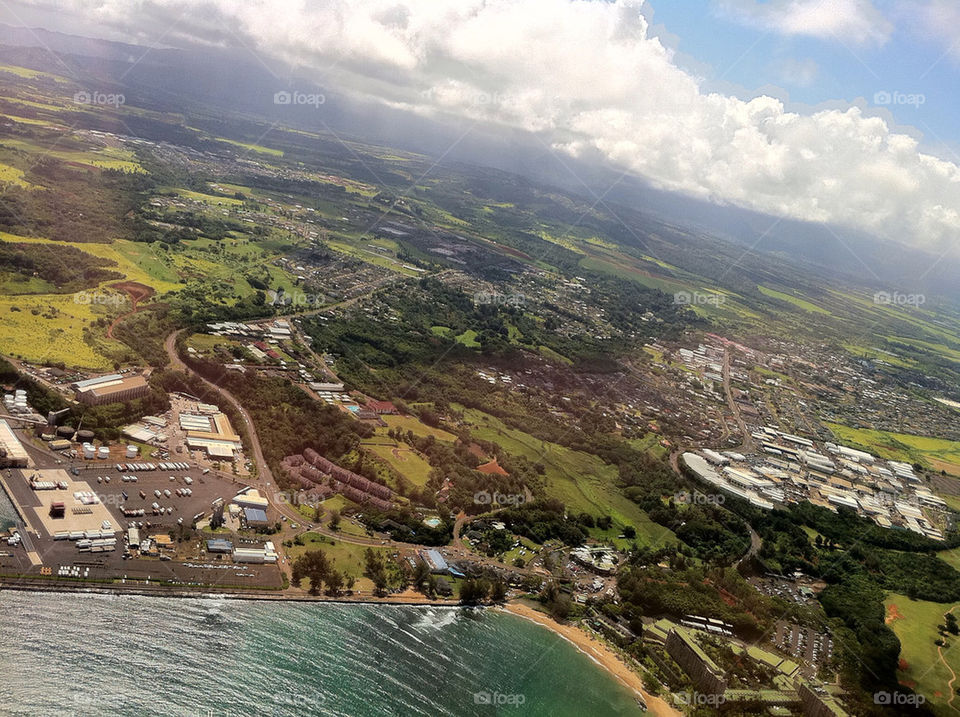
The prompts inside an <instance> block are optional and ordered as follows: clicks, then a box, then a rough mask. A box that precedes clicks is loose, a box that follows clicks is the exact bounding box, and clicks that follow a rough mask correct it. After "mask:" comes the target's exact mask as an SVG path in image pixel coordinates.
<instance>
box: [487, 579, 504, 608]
mask: <svg viewBox="0 0 960 717" xmlns="http://www.w3.org/2000/svg"><path fill="white" fill-rule="evenodd" d="M506 599H507V584H506V583H505V582H503V580H501V579H500V578H497V579H496V580H494V581H493V586H492V587H491V588H490V601H491V602H495V603H502V602H505V601H506Z"/></svg>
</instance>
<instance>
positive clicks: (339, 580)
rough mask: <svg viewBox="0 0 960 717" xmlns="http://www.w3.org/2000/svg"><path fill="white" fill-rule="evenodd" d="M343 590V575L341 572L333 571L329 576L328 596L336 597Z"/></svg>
mask: <svg viewBox="0 0 960 717" xmlns="http://www.w3.org/2000/svg"><path fill="white" fill-rule="evenodd" d="M341 590H343V575H342V574H341V573H340V571H339V570H331V571H330V573H329V574H328V575H327V595H329V596H330V597H336V596H337V595H339V594H340V591H341Z"/></svg>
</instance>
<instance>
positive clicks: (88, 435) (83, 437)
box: [77, 429, 94, 443]
mask: <svg viewBox="0 0 960 717" xmlns="http://www.w3.org/2000/svg"><path fill="white" fill-rule="evenodd" d="M93 436H94V434H93V431H88V430H86V429H83V430H82V431H77V440H78V441H83V442H85V443H89V442H90V441H92V440H93Z"/></svg>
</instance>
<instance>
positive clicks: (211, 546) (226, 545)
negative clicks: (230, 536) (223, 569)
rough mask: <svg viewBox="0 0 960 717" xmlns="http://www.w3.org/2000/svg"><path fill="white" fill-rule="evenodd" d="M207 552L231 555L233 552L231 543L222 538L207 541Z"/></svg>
mask: <svg viewBox="0 0 960 717" xmlns="http://www.w3.org/2000/svg"><path fill="white" fill-rule="evenodd" d="M207 552H208V553H226V554H229V553H232V552H233V543H231V542H230V541H229V540H224V539H223V538H214V539H212V540H208V541H207Z"/></svg>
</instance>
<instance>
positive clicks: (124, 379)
mask: <svg viewBox="0 0 960 717" xmlns="http://www.w3.org/2000/svg"><path fill="white" fill-rule="evenodd" d="M73 387H74V389H75V391H76V398H77V400H78V401H80V402H81V403H85V404H87V405H89V406H99V405H101V404H104V403H119V402H122V401H132V400H134V399H135V398H142V397H143V396H146V395H147V394H148V393H150V386H149V385H148V384H147V381H146V379H145V378H144V377H143V376H139V375H133V376H121V375H119V374H114V375H112V376H101V377H100V378H94V379H88V380H86V381H79V382H77V383H75V384H74V385H73Z"/></svg>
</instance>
